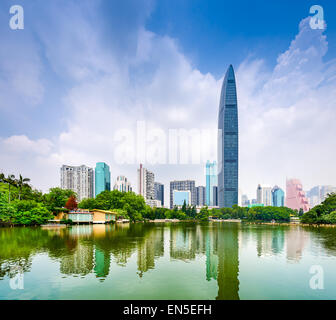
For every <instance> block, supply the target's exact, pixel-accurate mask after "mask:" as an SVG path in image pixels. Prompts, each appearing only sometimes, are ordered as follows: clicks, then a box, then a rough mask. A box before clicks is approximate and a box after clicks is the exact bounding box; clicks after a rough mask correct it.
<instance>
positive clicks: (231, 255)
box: [0, 222, 336, 300]
mask: <svg viewBox="0 0 336 320" xmlns="http://www.w3.org/2000/svg"><path fill="white" fill-rule="evenodd" d="M335 270H336V229H334V228H323V227H321V228H313V227H302V226H295V225H293V226H278V225H274V226H273V225H252V224H251V225H250V224H244V223H228V222H209V223H184V222H180V223H159V224H156V223H155V224H154V223H147V224H144V223H137V224H120V225H119V224H116V225H80V226H72V227H67V228H59V229H43V228H40V227H29V228H28V227H25V228H0V299H2V300H3V299H173V300H176V299H220V300H222V299H235V300H236V299H335V298H336V275H335V273H336V272H335ZM312 283H313V284H312ZM314 283H315V285H314ZM316 284H318V285H316Z"/></svg>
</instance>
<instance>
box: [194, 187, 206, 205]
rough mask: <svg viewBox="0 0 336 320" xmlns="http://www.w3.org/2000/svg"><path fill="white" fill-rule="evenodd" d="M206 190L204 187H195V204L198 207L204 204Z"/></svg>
mask: <svg viewBox="0 0 336 320" xmlns="http://www.w3.org/2000/svg"><path fill="white" fill-rule="evenodd" d="M205 200H206V192H205V187H203V186H198V187H196V205H197V206H199V207H204V206H205V205H206V201H205Z"/></svg>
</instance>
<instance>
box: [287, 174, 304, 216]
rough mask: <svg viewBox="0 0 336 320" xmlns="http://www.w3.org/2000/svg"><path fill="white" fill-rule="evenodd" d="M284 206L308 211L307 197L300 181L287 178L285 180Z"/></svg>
mask: <svg viewBox="0 0 336 320" xmlns="http://www.w3.org/2000/svg"><path fill="white" fill-rule="evenodd" d="M286 206H287V207H288V208H291V209H293V210H298V211H299V210H300V209H301V208H302V209H303V211H304V212H307V211H309V205H308V199H307V198H306V195H305V192H304V191H303V189H302V184H301V181H300V180H298V179H289V180H287V181H286Z"/></svg>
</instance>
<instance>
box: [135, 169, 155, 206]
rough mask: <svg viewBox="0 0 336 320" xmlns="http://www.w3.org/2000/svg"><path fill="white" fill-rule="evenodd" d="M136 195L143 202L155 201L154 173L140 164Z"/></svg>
mask: <svg viewBox="0 0 336 320" xmlns="http://www.w3.org/2000/svg"><path fill="white" fill-rule="evenodd" d="M138 193H139V194H140V195H142V196H143V197H144V199H145V200H155V193H154V173H153V172H151V171H149V170H147V169H146V168H144V167H143V166H142V164H140V168H139V169H138Z"/></svg>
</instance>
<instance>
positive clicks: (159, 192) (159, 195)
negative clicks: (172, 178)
mask: <svg viewBox="0 0 336 320" xmlns="http://www.w3.org/2000/svg"><path fill="white" fill-rule="evenodd" d="M154 194H155V200H160V201H161V205H162V206H164V185H163V184H162V183H160V182H154Z"/></svg>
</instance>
